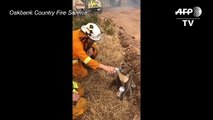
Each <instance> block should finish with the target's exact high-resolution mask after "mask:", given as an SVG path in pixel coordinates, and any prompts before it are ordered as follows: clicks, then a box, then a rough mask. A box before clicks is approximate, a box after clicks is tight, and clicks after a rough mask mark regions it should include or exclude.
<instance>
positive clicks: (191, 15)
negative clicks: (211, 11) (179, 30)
mask: <svg viewBox="0 0 213 120" xmlns="http://www.w3.org/2000/svg"><path fill="white" fill-rule="evenodd" d="M201 14H202V10H201V8H200V7H198V6H196V7H193V8H179V9H178V10H177V11H175V15H176V16H181V17H178V18H177V20H181V21H182V22H183V25H184V26H190V27H191V26H193V24H194V22H195V20H200V18H199V17H200V15H201ZM182 16H187V17H182Z"/></svg>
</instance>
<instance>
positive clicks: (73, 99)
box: [72, 93, 80, 101]
mask: <svg viewBox="0 0 213 120" xmlns="http://www.w3.org/2000/svg"><path fill="white" fill-rule="evenodd" d="M79 98H80V95H78V94H75V93H72V101H78V100H79Z"/></svg>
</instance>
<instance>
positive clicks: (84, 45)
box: [72, 23, 116, 78]
mask: <svg viewBox="0 0 213 120" xmlns="http://www.w3.org/2000/svg"><path fill="white" fill-rule="evenodd" d="M99 40H101V30H100V28H99V27H98V26H97V25H96V24H94V23H88V24H86V25H83V26H81V28H80V29H78V30H75V31H73V41H72V43H73V47H72V48H73V49H72V52H73V58H72V64H73V76H74V77H76V78H84V77H85V76H87V74H88V72H87V70H86V68H85V67H84V66H83V64H85V65H86V66H89V67H90V68H92V69H97V68H100V69H103V70H105V71H106V72H108V73H110V74H113V73H116V71H115V67H112V66H108V65H104V64H102V63H99V62H97V61H96V60H94V59H95V57H96V55H97V49H96V44H95V42H97V41H99Z"/></svg>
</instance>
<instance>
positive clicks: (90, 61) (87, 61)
mask: <svg viewBox="0 0 213 120" xmlns="http://www.w3.org/2000/svg"><path fill="white" fill-rule="evenodd" d="M76 51H78V53H77V55H78V58H79V59H80V60H81V61H82V62H84V63H85V64H86V65H88V66H89V67H91V68H92V69H97V68H98V66H99V65H100V63H98V62H97V61H95V60H94V59H92V58H91V57H90V56H88V55H87V53H86V52H85V51H84V50H83V48H77V49H76Z"/></svg>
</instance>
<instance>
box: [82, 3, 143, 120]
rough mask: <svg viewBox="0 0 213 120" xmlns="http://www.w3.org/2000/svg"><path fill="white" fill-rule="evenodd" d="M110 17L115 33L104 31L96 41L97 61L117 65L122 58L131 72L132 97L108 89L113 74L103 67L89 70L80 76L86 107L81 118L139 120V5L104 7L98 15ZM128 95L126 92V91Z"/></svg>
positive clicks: (87, 119)
mask: <svg viewBox="0 0 213 120" xmlns="http://www.w3.org/2000/svg"><path fill="white" fill-rule="evenodd" d="M105 17H106V18H111V19H112V20H113V22H114V23H115V24H116V28H115V29H116V34H115V35H114V36H109V35H106V34H104V35H103V37H102V40H101V41H100V42H98V43H97V45H98V50H99V53H98V56H97V58H96V60H97V61H99V62H101V63H103V64H106V65H111V66H114V67H119V66H120V64H121V63H122V62H124V63H126V64H128V66H129V68H130V69H133V70H134V71H135V72H134V82H135V83H136V84H137V87H136V89H134V90H133V98H131V99H127V97H126V98H125V99H124V100H123V101H120V100H118V99H117V97H116V92H117V90H116V88H115V87H114V88H113V89H112V90H109V89H108V88H107V87H108V85H109V83H110V82H111V81H112V80H113V79H114V78H115V75H109V74H107V73H106V72H105V71H103V70H91V69H90V70H89V75H88V76H87V77H86V78H84V79H80V80H79V82H80V83H81V84H82V85H83V86H84V88H85V92H86V99H87V100H88V109H87V111H86V112H85V115H84V116H83V117H82V118H81V120H139V119H140V116H141V113H140V112H141V109H140V93H141V91H140V86H141V85H140V73H141V71H140V65H141V63H140V57H141V54H140V8H133V7H118V8H110V9H109V8H107V9H104V11H103V12H102V13H101V14H100V18H102V19H104V18H105ZM127 96H128V95H127Z"/></svg>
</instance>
